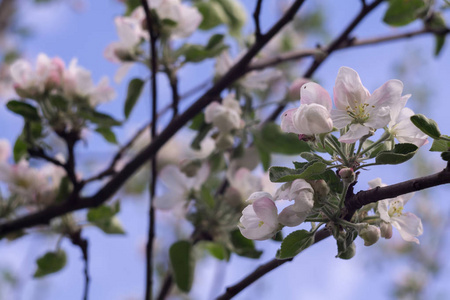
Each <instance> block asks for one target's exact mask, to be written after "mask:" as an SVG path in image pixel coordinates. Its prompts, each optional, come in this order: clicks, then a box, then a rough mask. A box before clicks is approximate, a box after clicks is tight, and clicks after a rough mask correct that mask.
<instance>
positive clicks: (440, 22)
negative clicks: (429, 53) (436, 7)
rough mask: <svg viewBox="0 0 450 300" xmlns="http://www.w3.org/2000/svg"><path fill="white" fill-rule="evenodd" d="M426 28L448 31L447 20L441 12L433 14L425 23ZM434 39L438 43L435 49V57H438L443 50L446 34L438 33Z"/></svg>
mask: <svg viewBox="0 0 450 300" xmlns="http://www.w3.org/2000/svg"><path fill="white" fill-rule="evenodd" d="M425 26H426V27H427V28H430V29H433V30H443V31H444V32H445V30H446V29H447V26H446V24H445V19H444V18H443V17H442V14H441V13H439V12H433V14H432V15H431V16H430V17H429V18H428V19H427V21H426V22H425ZM434 37H435V41H436V42H435V47H434V55H435V56H438V55H439V53H440V52H441V50H442V47H443V46H444V43H445V37H446V34H445V33H444V34H440V33H436V34H435V35H434Z"/></svg>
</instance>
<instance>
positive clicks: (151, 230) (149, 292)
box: [141, 0, 178, 300]
mask: <svg viewBox="0 0 450 300" xmlns="http://www.w3.org/2000/svg"><path fill="white" fill-rule="evenodd" d="M141 3H142V6H143V7H144V12H145V20H146V22H147V28H148V31H149V33H150V65H151V70H152V76H151V81H152V88H151V96H150V101H151V104H152V105H151V108H152V111H151V122H152V124H153V126H152V127H151V130H150V138H151V140H152V141H153V140H154V139H155V137H156V128H157V118H158V116H157V112H158V98H157V96H158V95H157V81H156V78H157V76H156V75H157V72H158V66H157V64H158V61H157V59H158V53H157V51H156V41H157V39H158V36H157V34H156V32H155V29H154V28H153V22H152V15H151V12H150V7H149V5H148V2H147V0H142V1H141ZM177 100H178V99H177ZM173 105H174V109H175V110H176V109H177V107H178V103H173ZM157 152H158V150H156V152H155V153H154V154H153V157H152V162H151V169H150V172H151V179H150V186H149V189H150V191H149V198H150V199H149V206H150V208H149V213H148V214H149V226H148V240H147V249H146V258H147V259H146V261H147V264H146V285H145V299H146V300H151V299H153V242H154V240H155V231H156V229H155V226H156V222H155V206H154V204H153V199H154V197H155V191H156V181H157V176H158V173H157V168H156V160H157Z"/></svg>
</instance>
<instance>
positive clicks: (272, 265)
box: [217, 163, 450, 300]
mask: <svg viewBox="0 0 450 300" xmlns="http://www.w3.org/2000/svg"><path fill="white" fill-rule="evenodd" d="M447 183H450V163H449V164H448V165H447V167H446V168H445V169H444V170H442V171H441V172H439V173H436V174H433V175H429V176H425V177H420V178H416V179H412V180H407V181H404V182H400V183H397V184H393V185H389V186H385V187H377V188H375V189H371V190H366V191H360V192H358V193H357V194H356V195H352V196H350V197H349V198H348V199H346V202H345V207H346V210H347V215H346V216H344V217H346V219H351V216H353V214H354V213H355V211H356V210H358V209H360V208H361V207H363V206H364V205H367V204H370V203H374V202H377V201H380V200H384V199H389V198H395V197H397V196H400V195H404V194H408V193H412V192H416V191H420V190H423V189H427V188H430V187H435V186H438V185H443V184H447ZM347 217H348V218H347ZM330 235H331V233H330V232H329V231H328V230H326V229H322V230H320V231H318V232H317V233H316V235H315V240H314V244H315V243H317V242H319V241H321V240H323V239H325V238H327V237H329V236H330ZM288 261H292V259H290V260H277V259H273V260H271V261H269V262H268V263H266V264H264V265H261V266H259V267H258V268H257V269H256V270H254V271H253V272H252V273H250V274H249V275H247V276H246V277H245V278H244V279H242V280H241V281H240V282H238V283H237V284H235V285H233V286H230V287H228V288H227V289H226V292H225V293H224V294H223V295H221V296H219V297H218V298H217V300H225V299H231V298H232V297H233V296H235V295H236V294H238V293H239V292H241V291H242V290H243V289H245V288H246V287H247V286H249V285H250V284H252V283H253V282H255V281H256V280H258V279H259V278H261V277H262V276H264V275H265V274H267V273H268V272H270V271H272V270H273V269H276V268H278V267H279V266H281V265H283V264H284V263H286V262H288Z"/></svg>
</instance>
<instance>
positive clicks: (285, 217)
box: [278, 205, 308, 227]
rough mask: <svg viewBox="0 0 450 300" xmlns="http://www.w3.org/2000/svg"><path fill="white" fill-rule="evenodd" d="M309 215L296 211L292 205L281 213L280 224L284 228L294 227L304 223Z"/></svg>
mask: <svg viewBox="0 0 450 300" xmlns="http://www.w3.org/2000/svg"><path fill="white" fill-rule="evenodd" d="M307 215H308V214H307V213H299V212H297V211H295V210H294V209H293V207H292V205H290V206H288V207H286V208H284V209H283V210H282V211H281V213H280V215H279V216H278V222H279V223H280V224H282V225H284V226H289V227H294V226H298V225H300V224H301V223H303V222H304V221H305V219H306V217H307Z"/></svg>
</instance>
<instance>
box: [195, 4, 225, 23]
mask: <svg viewBox="0 0 450 300" xmlns="http://www.w3.org/2000/svg"><path fill="white" fill-rule="evenodd" d="M195 6H196V7H197V9H198V11H199V12H200V13H201V14H202V16H203V19H202V23H200V26H199V27H198V28H199V29H201V30H209V29H212V28H214V27H216V26H219V25H220V24H223V23H225V22H227V21H228V17H227V15H226V13H225V11H224V9H223V8H222V6H221V5H220V4H219V3H217V2H214V1H209V2H198V3H196V4H195Z"/></svg>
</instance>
